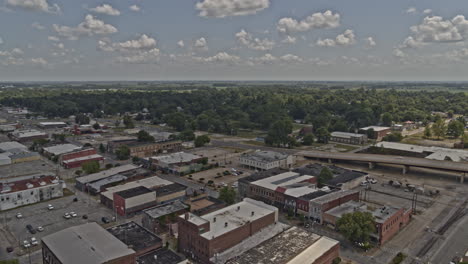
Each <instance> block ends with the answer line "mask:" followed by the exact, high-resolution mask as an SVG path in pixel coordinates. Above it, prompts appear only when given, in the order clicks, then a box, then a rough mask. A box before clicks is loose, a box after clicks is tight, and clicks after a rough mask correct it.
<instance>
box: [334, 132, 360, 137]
mask: <svg viewBox="0 0 468 264" xmlns="http://www.w3.org/2000/svg"><path fill="white" fill-rule="evenodd" d="M331 136H332V137H341V138H352V137H364V136H365V135H364V134H356V133H349V132H339V131H335V132H332V133H331Z"/></svg>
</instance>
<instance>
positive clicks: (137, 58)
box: [98, 34, 160, 64]
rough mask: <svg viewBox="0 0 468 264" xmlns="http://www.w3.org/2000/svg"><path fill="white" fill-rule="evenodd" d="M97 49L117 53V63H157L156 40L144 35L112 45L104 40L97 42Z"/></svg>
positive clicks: (158, 51) (157, 50)
mask: <svg viewBox="0 0 468 264" xmlns="http://www.w3.org/2000/svg"><path fill="white" fill-rule="evenodd" d="M98 48H99V50H102V51H106V52H119V55H118V56H117V58H116V61H117V62H119V63H135V64H137V63H152V62H156V61H158V60H159V55H160V50H159V49H158V48H157V41H156V39H154V38H152V37H149V36H148V35H146V34H143V35H141V36H140V37H139V38H137V39H132V40H127V41H124V42H116V43H113V42H110V41H109V40H106V39H103V40H99V41H98Z"/></svg>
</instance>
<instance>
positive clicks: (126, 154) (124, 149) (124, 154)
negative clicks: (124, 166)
mask: <svg viewBox="0 0 468 264" xmlns="http://www.w3.org/2000/svg"><path fill="white" fill-rule="evenodd" d="M115 155H116V156H117V159H119V160H128V159H129V158H130V149H129V148H128V146H126V145H121V146H120V147H119V148H118V149H117V150H116V151H115Z"/></svg>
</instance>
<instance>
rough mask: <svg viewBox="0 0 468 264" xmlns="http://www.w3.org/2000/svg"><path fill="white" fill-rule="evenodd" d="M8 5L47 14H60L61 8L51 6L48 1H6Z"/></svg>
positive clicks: (55, 5) (54, 5)
mask: <svg viewBox="0 0 468 264" xmlns="http://www.w3.org/2000/svg"><path fill="white" fill-rule="evenodd" d="M6 4H7V5H8V6H10V7H13V8H20V9H24V10H29V11H41V12H47V13H59V12H60V7H59V6H58V5H57V4H53V5H50V4H49V3H48V2H47V0H6Z"/></svg>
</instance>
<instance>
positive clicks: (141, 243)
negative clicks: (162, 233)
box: [107, 222, 162, 252]
mask: <svg viewBox="0 0 468 264" xmlns="http://www.w3.org/2000/svg"><path fill="white" fill-rule="evenodd" d="M107 231H109V233H111V234H112V235H113V236H115V237H116V238H117V239H118V240H120V241H122V242H123V243H124V244H125V245H127V246H128V247H131V248H132V249H133V250H135V251H137V252H138V251H140V250H144V249H147V248H149V247H153V246H154V245H156V244H159V243H162V239H161V238H159V237H158V236H156V235H155V234H153V233H151V232H150V231H148V230H146V229H145V228H143V227H141V226H140V225H138V224H136V223H135V222H128V223H125V224H122V225H118V226H113V227H110V228H108V229H107Z"/></svg>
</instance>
